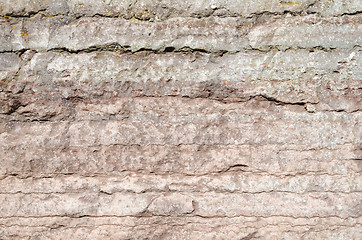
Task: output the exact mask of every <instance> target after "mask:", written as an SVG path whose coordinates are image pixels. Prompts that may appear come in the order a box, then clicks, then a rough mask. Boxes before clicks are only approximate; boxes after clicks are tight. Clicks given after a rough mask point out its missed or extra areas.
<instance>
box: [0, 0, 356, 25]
mask: <svg viewBox="0 0 362 240" xmlns="http://www.w3.org/2000/svg"><path fill="white" fill-rule="evenodd" d="M0 7H1V15H3V16H6V15H10V16H29V15H33V14H35V13H38V12H41V13H45V14H49V15H59V14H67V15H75V16H94V15H101V16H105V17H107V16H108V17H115V16H121V17H125V18H132V17H135V18H137V19H142V20H151V21H152V20H164V19H166V18H170V17H175V16H183V17H188V16H191V17H206V16H210V15H216V16H245V17H249V16H253V15H256V14H262V13H265V12H268V13H274V14H282V13H284V12H291V13H303V12H305V13H319V14H322V15H341V14H355V13H358V12H360V11H361V10H362V4H361V2H360V1H359V0H318V1H316V0H298V1H281V0H259V1H252V0H213V1H204V0H202V1H200V0H199V1H190V0H187V1H176V0H161V1H156V0H138V1H136V0H112V1H97V0H35V1H27V0H1V1H0Z"/></svg>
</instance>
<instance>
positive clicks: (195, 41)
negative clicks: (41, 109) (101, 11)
mask: <svg viewBox="0 0 362 240" xmlns="http://www.w3.org/2000/svg"><path fill="white" fill-rule="evenodd" d="M361 21H362V18H361V16H359V15H355V16H343V17H341V18H337V17H328V18H321V17H317V16H297V17H290V18H280V17H270V18H269V19H267V20H259V21H257V20H255V21H254V20H253V19H240V18H233V17H228V18H220V17H211V18H201V19H195V18H173V19H169V20H167V21H164V22H145V21H137V20H136V21H131V20H125V19H120V18H99V17H83V18H80V19H76V20H72V19H69V18H67V17H61V16H59V17H55V18H43V17H40V16H36V17H34V18H30V19H28V20H25V21H24V20H17V19H15V20H8V19H1V22H0V24H1V25H0V27H1V28H2V29H3V31H2V33H1V35H0V39H1V45H0V51H18V50H23V49H34V50H38V51H39V50H49V49H62V48H65V49H68V50H70V51H80V50H85V49H92V48H93V49H97V48H102V47H103V48H108V47H109V46H110V45H111V46H112V45H113V46H114V47H116V48H120V49H127V50H128V49H129V50H131V51H139V50H142V49H150V50H153V51H168V50H169V49H175V50H180V49H183V48H187V49H188V48H190V49H199V50H203V51H211V52H219V51H227V52H237V51H241V50H244V49H261V50H267V49H269V48H271V47H276V48H278V49H289V48H316V47H321V48H326V49H334V48H341V49H346V48H353V47H354V46H361V45H362V37H361V36H362V24H361ZM100 26H102V27H100ZM295 36H298V38H296V37H295Z"/></svg>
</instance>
